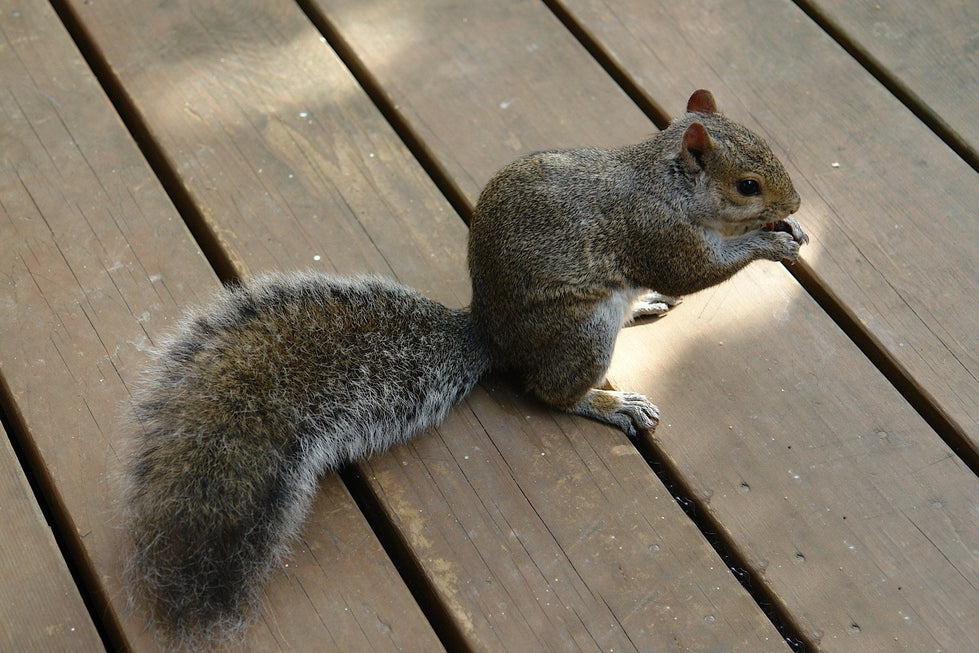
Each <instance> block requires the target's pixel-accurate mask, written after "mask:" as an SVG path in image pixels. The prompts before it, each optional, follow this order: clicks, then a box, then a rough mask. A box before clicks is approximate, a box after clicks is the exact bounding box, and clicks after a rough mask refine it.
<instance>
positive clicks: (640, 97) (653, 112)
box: [543, 0, 979, 476]
mask: <svg viewBox="0 0 979 653" xmlns="http://www.w3.org/2000/svg"><path fill="white" fill-rule="evenodd" d="M543 2H544V4H545V5H547V7H548V8H549V9H550V10H551V11H552V12H553V13H554V15H555V16H556V17H557V18H558V19H559V20H560V21H561V23H562V24H564V25H565V27H567V29H568V31H569V32H570V33H571V34H572V35H573V36H574V37H575V39H577V40H578V42H579V43H580V44H581V45H582V47H583V48H584V49H585V50H586V51H587V52H588V53H589V54H590V55H591V56H592V57H593V58H594V59H595V60H596V61H597V62H598V63H599V65H601V66H602V68H603V69H604V70H605V71H606V73H608V75H609V77H611V78H612V79H613V80H614V81H615V83H616V84H618V85H619V87H620V88H621V89H622V90H623V91H624V92H625V93H626V95H628V96H629V98H630V99H631V100H632V101H633V102H634V103H635V104H636V106H637V107H639V109H640V110H641V111H642V112H643V113H644V114H646V116H647V117H648V118H649V119H650V120H651V121H652V122H653V123H654V124H655V125H656V126H657V127H658V128H660V129H663V128H664V127H665V126H666V125H667V124H669V122H670V117H669V115H668V114H667V113H666V112H665V111H664V110H663V109H662V108H661V106H660V104H659V103H657V102H656V100H655V99H654V98H652V97H650V96H649V94H648V93H647V92H646V91H645V90H644V89H643V88H642V87H641V85H640V84H638V83H636V80H635V79H633V77H632V76H631V75H630V74H629V71H627V70H624V69H623V68H622V67H620V66H619V65H618V64H617V63H616V62H615V60H614V59H613V57H612V56H611V55H610V54H609V53H608V52H607V51H606V50H605V48H604V46H603V45H602V44H601V43H599V42H598V41H596V40H595V39H593V38H592V37H591V35H590V33H589V32H588V30H587V29H585V27H584V26H583V25H581V24H580V23H579V22H578V21H577V20H576V18H575V16H574V15H572V14H571V13H570V12H569V11H567V9H565V7H564V6H562V4H561V2H560V0H543ZM794 2H795V4H796V5H798V6H799V8H800V9H802V10H803V11H804V12H805V13H806V15H807V16H809V17H810V19H811V20H813V22H814V23H815V24H816V25H817V26H818V27H819V28H820V29H822V30H823V31H825V32H826V33H827V34H828V35H829V36H830V38H832V39H833V40H834V41H836V42H837V43H839V44H840V46H841V47H843V48H844V50H846V51H847V53H849V54H850V55H851V56H852V57H853V58H854V59H855V60H856V61H857V62H858V63H859V64H860V65H861V66H863V67H864V68H865V69H866V70H867V71H868V72H869V73H870V74H871V75H873V76H874V77H875V78H876V79H878V80H879V81H880V82H881V83H882V84H883V85H884V86H885V87H886V88H887V90H888V92H890V93H891V94H892V95H894V96H895V97H897V99H898V100H899V101H900V102H901V103H902V104H904V105H905V106H906V107H907V108H908V109H909V110H910V111H911V112H912V113H914V115H915V116H917V117H918V118H919V119H920V120H921V121H922V122H923V123H924V124H925V125H927V126H928V128H929V129H931V130H932V131H933V132H934V133H935V134H936V135H937V136H938V137H939V138H941V139H942V141H943V142H945V143H946V145H948V146H949V147H950V148H951V149H952V150H953V151H954V152H955V153H956V154H957V155H959V156H960V157H961V158H962V159H964V160H965V161H966V162H967V163H969V165H971V166H972V167H973V168H976V169H977V170H979V167H977V164H979V158H977V156H976V153H975V152H974V151H973V150H972V149H971V148H969V147H968V145H967V144H965V143H964V142H963V141H962V140H961V139H960V138H959V137H958V136H957V135H955V134H954V133H953V132H951V130H950V129H948V128H947V127H946V126H944V123H943V121H942V120H941V119H940V118H939V117H938V116H937V115H935V113H934V111H932V110H931V109H929V108H928V107H927V106H926V105H925V104H924V103H923V102H922V101H921V100H919V99H918V98H917V97H916V96H915V95H914V94H913V93H912V92H911V91H910V90H908V89H907V88H906V87H905V85H904V84H902V83H901V82H900V81H898V80H897V79H896V78H895V77H894V76H893V75H890V74H889V73H888V72H887V71H886V70H885V69H884V67H883V66H882V65H881V64H879V63H878V62H877V61H876V60H875V59H874V58H873V57H872V56H871V55H870V54H869V53H867V52H866V51H865V50H863V49H862V48H860V47H858V46H857V45H856V44H855V43H854V42H853V40H852V39H850V38H849V37H848V36H847V35H846V33H845V31H843V30H842V29H840V28H839V27H838V26H836V25H834V24H833V23H832V22H831V21H829V20H828V19H827V18H825V17H824V16H822V14H821V13H820V12H818V11H817V10H815V9H814V8H813V7H812V5H811V4H810V3H809V2H807V1H806V0H794ZM783 265H784V266H785V268H786V269H787V270H788V271H789V273H790V274H791V275H792V276H793V277H794V278H795V279H796V281H798V282H799V284H800V285H801V286H802V287H803V289H805V291H806V292H807V293H808V294H809V295H810V296H811V297H812V298H813V300H815V302H816V303H817V304H819V306H820V308H822V309H823V311H824V312H825V313H826V314H827V315H828V316H829V317H830V318H831V319H832V320H833V322H835V323H836V325H837V326H838V327H839V328H840V330H841V331H843V333H845V334H846V336H847V337H848V338H849V339H850V340H851V341H852V342H853V343H854V344H855V345H857V347H858V348H859V349H860V351H861V352H863V354H864V356H866V357H867V359H868V360H870V362H871V363H873V365H874V367H876V368H877V369H878V370H879V371H880V373H881V374H883V376H884V377H885V378H886V379H887V380H888V382H889V383H890V384H891V385H892V386H894V388H895V389H896V390H897V391H898V392H899V393H900V394H901V396H902V397H904V400H905V401H907V402H908V403H909V404H910V405H911V407H912V408H914V410H915V411H916V412H917V413H918V414H919V415H920V416H921V417H922V418H923V419H924V420H925V422H927V423H928V425H929V426H930V427H931V428H932V429H933V430H934V431H935V432H936V433H937V434H938V436H939V437H940V438H941V439H942V440H943V441H944V442H945V444H947V445H948V446H949V448H950V449H951V450H952V451H953V452H955V454H956V455H957V456H958V457H959V458H960V459H961V460H962V462H963V463H965V465H966V466H967V467H968V468H969V469H970V470H971V471H972V473H973V474H976V475H977V476H979V450H977V449H976V448H975V447H974V446H973V445H972V443H971V442H970V441H969V438H968V437H967V436H966V434H965V429H963V428H962V426H961V425H960V424H958V423H957V422H956V421H955V420H954V419H953V418H952V417H951V416H950V415H949V414H948V413H947V412H946V411H944V410H942V408H941V406H940V405H938V403H937V402H936V401H935V400H934V399H933V398H932V397H931V395H930V394H929V393H928V392H927V391H926V390H925V389H924V388H923V387H922V386H921V384H920V383H919V382H918V381H917V380H916V379H914V377H912V376H911V374H910V373H909V372H908V370H907V369H905V367H904V366H903V365H901V364H900V362H899V361H897V360H896V359H895V358H894V357H893V356H892V355H891V354H890V353H888V352H887V350H886V348H885V347H884V346H883V345H882V344H881V343H880V342H879V341H878V340H877V338H876V337H874V334H873V333H872V332H871V331H870V330H869V329H868V328H866V327H865V326H863V325H862V324H861V323H860V320H859V319H857V317H856V315H854V313H853V311H852V310H850V309H849V308H847V307H846V306H845V305H844V304H843V302H841V301H840V300H839V298H838V297H837V296H836V293H834V292H833V291H832V289H831V288H829V287H828V286H826V284H825V283H824V282H823V281H821V280H820V278H819V277H818V276H817V275H816V274H815V272H814V270H813V269H812V268H811V267H810V266H809V265H807V264H806V262H805V261H804V260H801V261H799V262H798V263H797V264H795V265H789V264H783Z"/></svg>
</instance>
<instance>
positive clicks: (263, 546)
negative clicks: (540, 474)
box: [122, 90, 808, 648]
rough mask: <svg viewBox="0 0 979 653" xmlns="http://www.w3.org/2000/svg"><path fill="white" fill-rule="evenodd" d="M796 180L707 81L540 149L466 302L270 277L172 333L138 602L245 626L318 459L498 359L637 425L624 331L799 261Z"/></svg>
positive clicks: (141, 448) (475, 271)
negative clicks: (651, 125) (619, 386)
mask: <svg viewBox="0 0 979 653" xmlns="http://www.w3.org/2000/svg"><path fill="white" fill-rule="evenodd" d="M798 208H799V196H798V194H797V193H796V191H795V189H794V188H793V186H792V182H791V181H790V179H789V176H788V174H787V173H786V171H785V169H784V168H783V166H782V164H781V163H780V162H779V160H778V159H777V158H776V157H775V155H774V154H773V153H772V151H771V150H770V149H769V147H768V146H767V145H766V144H765V142H764V141H763V140H762V139H761V138H759V137H758V136H756V135H754V134H753V133H751V132H750V131H748V130H747V129H746V128H744V127H742V126H740V125H738V124H736V123H734V122H732V121H731V120H729V119H727V118H725V117H723V116H722V115H720V114H719V113H718V112H717V108H716V105H715V102H714V98H713V96H712V95H711V94H710V92H709V91H705V90H699V91H696V92H694V93H693V95H692V96H691V97H690V99H689V101H688V103H687V113H686V115H684V116H682V117H680V118H678V119H676V120H674V121H673V122H672V123H671V124H670V125H669V126H668V127H667V128H666V129H665V130H663V131H662V132H660V133H658V134H655V135H653V136H652V137H650V138H649V139H648V140H646V141H644V142H642V143H639V144H637V145H630V146H626V147H621V148H617V149H578V150H566V151H550V152H540V153H536V154H531V155H529V156H526V157H524V158H521V159H518V160H517V161H515V162H513V163H511V164H510V165H508V166H506V167H504V168H503V169H502V170H500V171H499V172H498V173H497V174H496V175H495V176H493V178H492V179H491V180H490V181H489V182H488V184H487V185H486V187H485V189H484V190H483V191H482V193H481V194H480V197H479V199H478V201H477V204H476V207H475V210H474V214H473V217H472V220H471V224H470V240H469V251H468V260H469V271H470V275H471V277H472V283H473V286H472V287H473V294H472V301H471V303H470V306H469V307H467V308H460V309H450V308H447V307H445V306H442V305H441V304H439V303H437V302H435V301H432V300H430V299H427V298H425V297H423V296H422V295H421V294H420V293H418V292H417V291H415V290H412V289H410V288H407V287H405V286H403V285H401V284H399V283H396V282H394V281H389V280H384V279H381V278H378V277H371V276H360V277H338V276H332V275H327V274H320V273H312V272H306V273H292V274H267V275H264V276H260V277H257V278H255V279H253V280H251V281H250V282H247V283H245V284H243V285H236V286H230V287H228V288H227V289H225V290H224V291H223V292H222V293H221V295H220V296H219V297H218V298H217V299H216V300H215V301H214V302H213V303H212V304H210V305H207V306H205V307H203V308H201V309H197V310H196V312H192V313H191V314H189V315H188V316H187V317H186V318H185V319H184V320H183V321H182V322H181V325H180V326H179V327H178V328H177V332H176V333H175V334H174V335H173V336H171V337H170V338H169V339H168V340H167V341H165V342H164V343H162V344H161V346H160V347H159V348H158V350H157V352H156V359H155V362H154V364H153V366H152V367H151V368H150V369H149V371H148V372H147V374H146V375H145V377H144V379H143V381H142V382H141V384H140V387H139V388H137V389H136V391H135V392H134V398H133V405H132V409H131V425H132V426H131V428H132V430H133V432H134V433H133V438H132V451H131V453H130V456H129V460H128V462H127V463H126V469H125V471H124V473H123V479H124V482H125V487H124V495H123V502H122V504H123V517H124V530H125V552H124V559H125V570H124V580H125V585H126V587H127V592H128V596H129V601H130V605H131V606H132V607H133V608H135V609H137V610H138V611H140V612H141V613H142V614H143V615H144V617H145V618H146V619H147V621H148V623H149V624H150V625H151V626H152V627H154V629H155V630H157V632H158V633H160V636H161V640H162V643H164V644H165V645H167V646H169V647H173V648H196V647H207V646H211V645H214V644H215V643H219V642H221V641H226V640H228V639H234V638H235V637H236V636H237V635H238V634H239V633H240V632H241V631H242V630H243V629H244V628H245V627H247V625H248V624H249V622H250V617H252V616H253V615H254V612H255V610H254V608H255V606H256V604H257V602H258V599H259V596H260V592H261V589H262V587H263V585H264V581H265V580H266V579H267V577H268V575H269V573H270V572H271V570H272V569H273V568H274V566H275V565H276V564H277V563H278V562H279V561H280V560H281V559H282V557H283V556H284V555H285V554H286V553H287V549H288V546H289V544H290V542H291V540H292V539H293V538H294V537H295V536H296V534H297V533H298V531H299V528H300V526H301V524H302V521H303V519H304V517H305V514H306V512H307V511H308V508H309V505H310V503H311V498H312V495H313V493H314V492H315V489H316V481H317V477H318V476H319V475H320V474H321V473H324V472H326V471H329V470H335V469H337V468H338V467H339V466H341V465H343V464H344V463H347V462H350V461H353V460H356V459H358V458H361V457H363V456H369V455H371V454H372V453H374V452H377V451H380V450H382V449H385V448H388V447H391V446H393V445H395V444H398V443H401V442H404V441H405V440H407V439H408V438H410V437H411V436H412V435H414V434H416V433H418V432H420V431H422V430H424V429H426V428H428V427H430V426H433V425H436V424H438V423H439V422H440V421H441V420H442V419H443V418H444V417H445V415H446V413H447V412H448V411H449V409H450V408H451V407H452V405H453V404H455V403H456V402H457V401H458V400H459V399H461V398H462V397H464V396H465V395H466V394H467V393H468V392H469V391H470V390H471V389H472V387H473V386H474V385H475V384H476V383H477V381H478V380H479V379H480V378H481V377H482V376H483V375H484V374H485V373H487V372H489V371H490V370H508V371H511V372H513V373H515V375H516V376H517V377H518V378H519V379H521V381H522V382H523V384H524V385H525V387H526V389H527V391H528V392H530V393H532V394H533V395H535V396H536V397H538V398H539V399H540V400H542V401H543V402H545V403H546V404H549V405H551V406H554V407H556V408H558V409H561V410H564V411H568V412H571V413H575V414H578V415H583V416H586V417H589V418H593V419H597V420H601V421H604V422H608V423H610V424H612V425H615V426H617V427H619V428H621V429H623V430H624V431H625V432H626V433H628V434H630V435H635V434H636V433H637V431H638V430H643V429H647V430H648V429H653V428H654V427H655V426H656V424H657V421H658V418H659V411H658V409H657V408H656V406H654V405H653V404H652V403H651V402H650V401H649V400H648V399H647V398H646V397H644V396H643V395H640V394H636V393H629V392H618V391H612V390H606V389H600V388H598V387H596V386H597V385H598V384H599V383H601V382H602V381H603V378H604V375H605V372H606V370H607V368H608V365H609V361H610V358H611V353H612V347H613V345H614V343H615V340H616V336H617V333H618V331H619V329H620V328H622V327H623V326H624V325H625V324H626V323H627V322H629V321H630V320H631V319H633V318H634V317H636V316H641V315H656V314H660V313H662V312H664V311H666V310H667V309H668V308H669V307H670V306H671V305H673V304H675V303H676V301H677V300H676V299H674V297H679V296H681V295H684V294H688V293H692V292H695V291H697V290H701V289H704V288H707V287H709V286H712V285H714V284H717V283H720V282H722V281H724V280H725V279H728V278H729V277H731V276H732V275H733V274H734V273H735V272H737V271H738V270H739V269H741V268H743V267H744V266H745V265H747V264H748V263H750V262H751V261H754V260H757V259H769V260H773V261H780V260H787V261H795V260H796V258H797V256H798V253H799V247H800V245H801V244H803V243H806V242H808V237H807V236H806V235H805V233H804V232H803V231H802V229H801V227H800V226H799V225H798V223H797V222H796V221H795V220H794V219H792V218H790V217H789V215H790V214H792V213H794V212H795V211H796V210H797V209H798Z"/></svg>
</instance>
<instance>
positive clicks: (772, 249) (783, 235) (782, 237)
mask: <svg viewBox="0 0 979 653" xmlns="http://www.w3.org/2000/svg"><path fill="white" fill-rule="evenodd" d="M761 235H762V237H764V238H765V243H766V245H768V251H767V252H766V254H767V258H768V259H770V260H772V261H790V262H792V263H795V262H796V261H797V260H798V259H799V247H800V243H799V242H797V241H796V239H795V236H794V235H793V234H791V233H789V232H787V231H763V232H762V233H761ZM804 235H805V234H803V236H804Z"/></svg>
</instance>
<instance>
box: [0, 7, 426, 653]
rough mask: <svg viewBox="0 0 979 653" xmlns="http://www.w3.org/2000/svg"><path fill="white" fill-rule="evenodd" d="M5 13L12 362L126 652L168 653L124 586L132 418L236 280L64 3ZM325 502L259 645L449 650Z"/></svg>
mask: <svg viewBox="0 0 979 653" xmlns="http://www.w3.org/2000/svg"><path fill="white" fill-rule="evenodd" d="M2 7H3V12H2V14H0V20H2V21H3V22H2V26H3V29H2V37H3V39H4V41H3V42H2V44H0V77H2V80H3V84H2V85H0V87H2V89H3V90H2V91H0V116H2V117H3V120H2V121H0V143H2V147H0V159H2V161H3V165H2V166H0V242H3V244H4V253H3V256H0V266H2V267H0V279H2V280H3V286H2V291H0V306H2V310H0V369H2V372H3V380H4V383H5V386H6V387H7V388H8V389H9V392H10V395H11V400H12V403H11V405H12V410H14V411H16V421H17V423H22V424H24V425H25V428H26V430H27V436H28V437H29V438H31V439H32V446H33V447H34V448H36V450H37V454H38V456H39V458H40V459H41V460H42V462H43V465H44V469H43V472H42V473H43V475H44V476H45V477H46V478H49V479H50V481H51V493H52V499H53V501H54V503H55V504H56V505H60V506H63V507H64V510H65V514H63V515H60V516H59V517H60V519H62V520H63V523H61V524H59V526H60V528H61V529H62V531H63V532H64V533H65V536H66V537H67V538H69V539H70V540H71V541H72V545H73V546H74V547H75V548H76V549H77V550H78V551H79V552H80V555H81V556H82V558H83V559H82V560H79V561H78V563H79V564H80V565H88V566H89V573H90V574H91V576H92V577H93V578H95V583H96V586H93V587H90V588H87V589H88V590H89V591H90V592H92V594H93V595H94V596H95V597H96V599H95V600H96V603H97V604H100V605H99V614H100V616H101V617H102V618H104V619H105V620H106V622H107V626H106V628H107V631H108V633H109V636H110V637H112V639H113V641H112V642H111V643H112V646H113V647H123V646H130V647H133V648H135V649H138V650H144V649H152V648H153V643H152V642H151V641H150V640H149V638H148V636H147V634H146V633H145V632H144V626H143V625H142V623H141V622H140V621H139V620H137V619H135V618H133V617H131V616H129V615H127V614H126V610H125V607H124V605H125V603H124V599H123V597H122V592H121V589H120V587H119V581H118V575H119V568H120V563H119V560H118V558H117V551H118V542H117V536H118V534H117V526H118V524H117V519H116V518H115V517H114V514H115V512H114V501H115V490H114V488H113V486H112V484H111V482H110V481H109V476H110V475H111V473H112V472H113V471H115V470H118V469H119V467H120V464H121V463H120V458H121V454H120V451H121V450H122V448H123V446H124V442H123V441H124V439H125V433H123V432H121V430H120V428H119V419H118V418H119V415H118V413H119V407H120V405H122V404H124V403H125V399H126V397H127V395H128V391H127V387H128V386H129V385H130V384H131V383H133V382H134V380H135V379H136V376H137V374H138V372H139V369H140V368H141V366H142V365H144V364H145V362H146V360H147V353H146V352H147V349H148V347H150V346H151V344H152V342H153V341H154V340H155V339H156V338H157V337H158V336H159V335H160V334H161V333H163V332H164V331H166V330H168V329H169V328H170V326H171V324H172V321H173V319H174V317H175V316H177V315H179V314H180V312H181V311H182V310H183V309H184V308H185V307H186V306H187V305H188V304H190V303H197V302H199V301H203V300H204V299H205V298H206V297H207V295H209V294H210V293H211V292H213V291H214V290H216V289H217V288H218V286H219V284H218V282H217V279H216V277H215V276H214V274H213V272H212V271H211V269H210V267H209V266H208V265H207V263H206V261H205V260H204V259H203V257H202V256H201V254H200V252H199V250H198V249H197V247H196V246H195V245H194V243H193V241H192V239H191V238H190V236H189V234H188V232H187V230H186V228H185V226H184V225H183V223H182V221H181V220H180V217H179V215H178V214H177V213H176V212H175V211H174V209H173V206H172V205H171V203H170V201H169V199H168V198H167V196H166V194H165V193H164V192H163V191H162V189H161V187H160V184H159V182H158V181H157V179H156V177H155V176H154V175H153V173H152V172H151V171H150V169H149V168H148V166H147V164H146V162H145V160H144V159H143V157H142V156H141V155H140V153H139V151H138V150H137V148H136V146H135V144H134V143H133V141H132V139H131V138H130V136H129V134H128V133H127V131H126V129H125V128H124V127H123V126H122V124H121V123H120V121H119V120H118V117H117V116H116V114H115V113H114V111H113V109H112V106H111V105H110V104H109V103H108V102H107V100H106V98H105V96H104V95H103V94H102V92H101V90H100V89H99V85H98V83H97V82H96V81H95V79H94V78H93V77H92V75H91V73H90V71H89V70H88V68H87V66H86V65H85V63H84V61H83V60H82V58H81V57H80V56H79V54H78V52H77V50H76V49H75V48H74V45H73V44H72V43H71V40H70V39H69V37H68V35H67V34H66V33H65V31H64V28H63V27H62V25H61V23H60V21H59V20H58V19H57V17H56V16H55V15H54V14H53V12H52V11H51V9H50V7H49V6H48V5H47V3H43V2H30V3H26V4H25V3H13V2H10V1H9V0H8V1H6V2H4V4H3V5H2ZM142 20H143V21H144V22H145V21H146V14H143V15H142ZM122 40H126V39H125V37H123V39H122ZM178 111H179V110H178ZM192 151H193V150H192ZM317 508H318V510H319V513H320V514H329V515H330V517H331V519H330V521H329V523H328V524H324V525H319V526H320V528H322V537H323V541H321V542H319V543H317V544H316V545H315V546H313V545H310V546H302V547H298V548H297V551H296V553H295V555H294V556H293V557H292V559H291V560H290V567H289V568H288V569H284V570H283V571H282V573H278V574H276V577H275V579H274V580H273V582H272V583H271V584H270V586H269V588H268V593H269V595H270V597H271V599H270V601H269V603H270V605H272V606H288V610H282V609H281V608H280V609H276V608H275V607H273V608H270V609H268V610H267V611H266V612H265V613H263V615H262V620H261V623H260V624H259V625H258V626H257V627H255V628H253V629H252V633H251V635H252V639H251V640H250V641H249V644H250V645H251V646H252V647H253V648H257V649H261V650H273V649H278V648H281V649H291V650H309V649H310V648H311V641H315V642H316V643H317V644H318V645H322V643H323V642H331V644H332V645H335V646H336V648H338V649H348V650H352V649H356V650H363V649H367V648H372V647H373V648H382V649H383V648H397V647H401V648H410V647H412V646H416V645H418V646H422V647H423V648H426V649H427V650H434V649H437V648H438V646H439V644H438V641H437V639H436V638H435V637H434V634H433V633H432V631H431V629H430V628H429V626H428V624H427V622H426V621H425V620H424V618H423V617H422V615H421V614H420V612H419V610H418V607H417V605H416V603H415V602H414V600H413V599H412V597H411V596H410V594H409V593H408V592H407V591H406V588H405V587H404V585H403V584H402V583H401V580H400V578H399V576H398V574H397V573H396V571H395V570H394V568H393V566H392V565H391V563H390V561H389V560H388V559H387V557H386V556H385V554H384V552H383V551H382V550H381V547H380V545H379V542H378V541H377V540H376V538H374V536H373V534H372V532H371V530H370V528H369V527H368V526H367V524H366V522H365V521H364V519H363V516H362V515H361V514H360V512H359V511H358V510H357V508H356V505H355V504H354V503H353V501H352V500H351V498H350V497H349V495H348V494H347V493H346V490H345V489H344V487H343V486H342V484H340V483H339V482H338V481H336V480H329V481H327V482H326V483H324V490H323V492H322V495H321V496H320V497H319V500H318V502H317ZM6 580H7V579H6V577H5V582H6ZM5 587H6V585H5ZM315 588H330V589H331V592H329V593H328V594H327V593H324V592H322V591H317V590H316V589H315ZM11 589H12V590H17V589H18V587H17V586H11ZM20 590H21V591H25V588H23V587H20ZM5 617H6V613H5Z"/></svg>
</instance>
